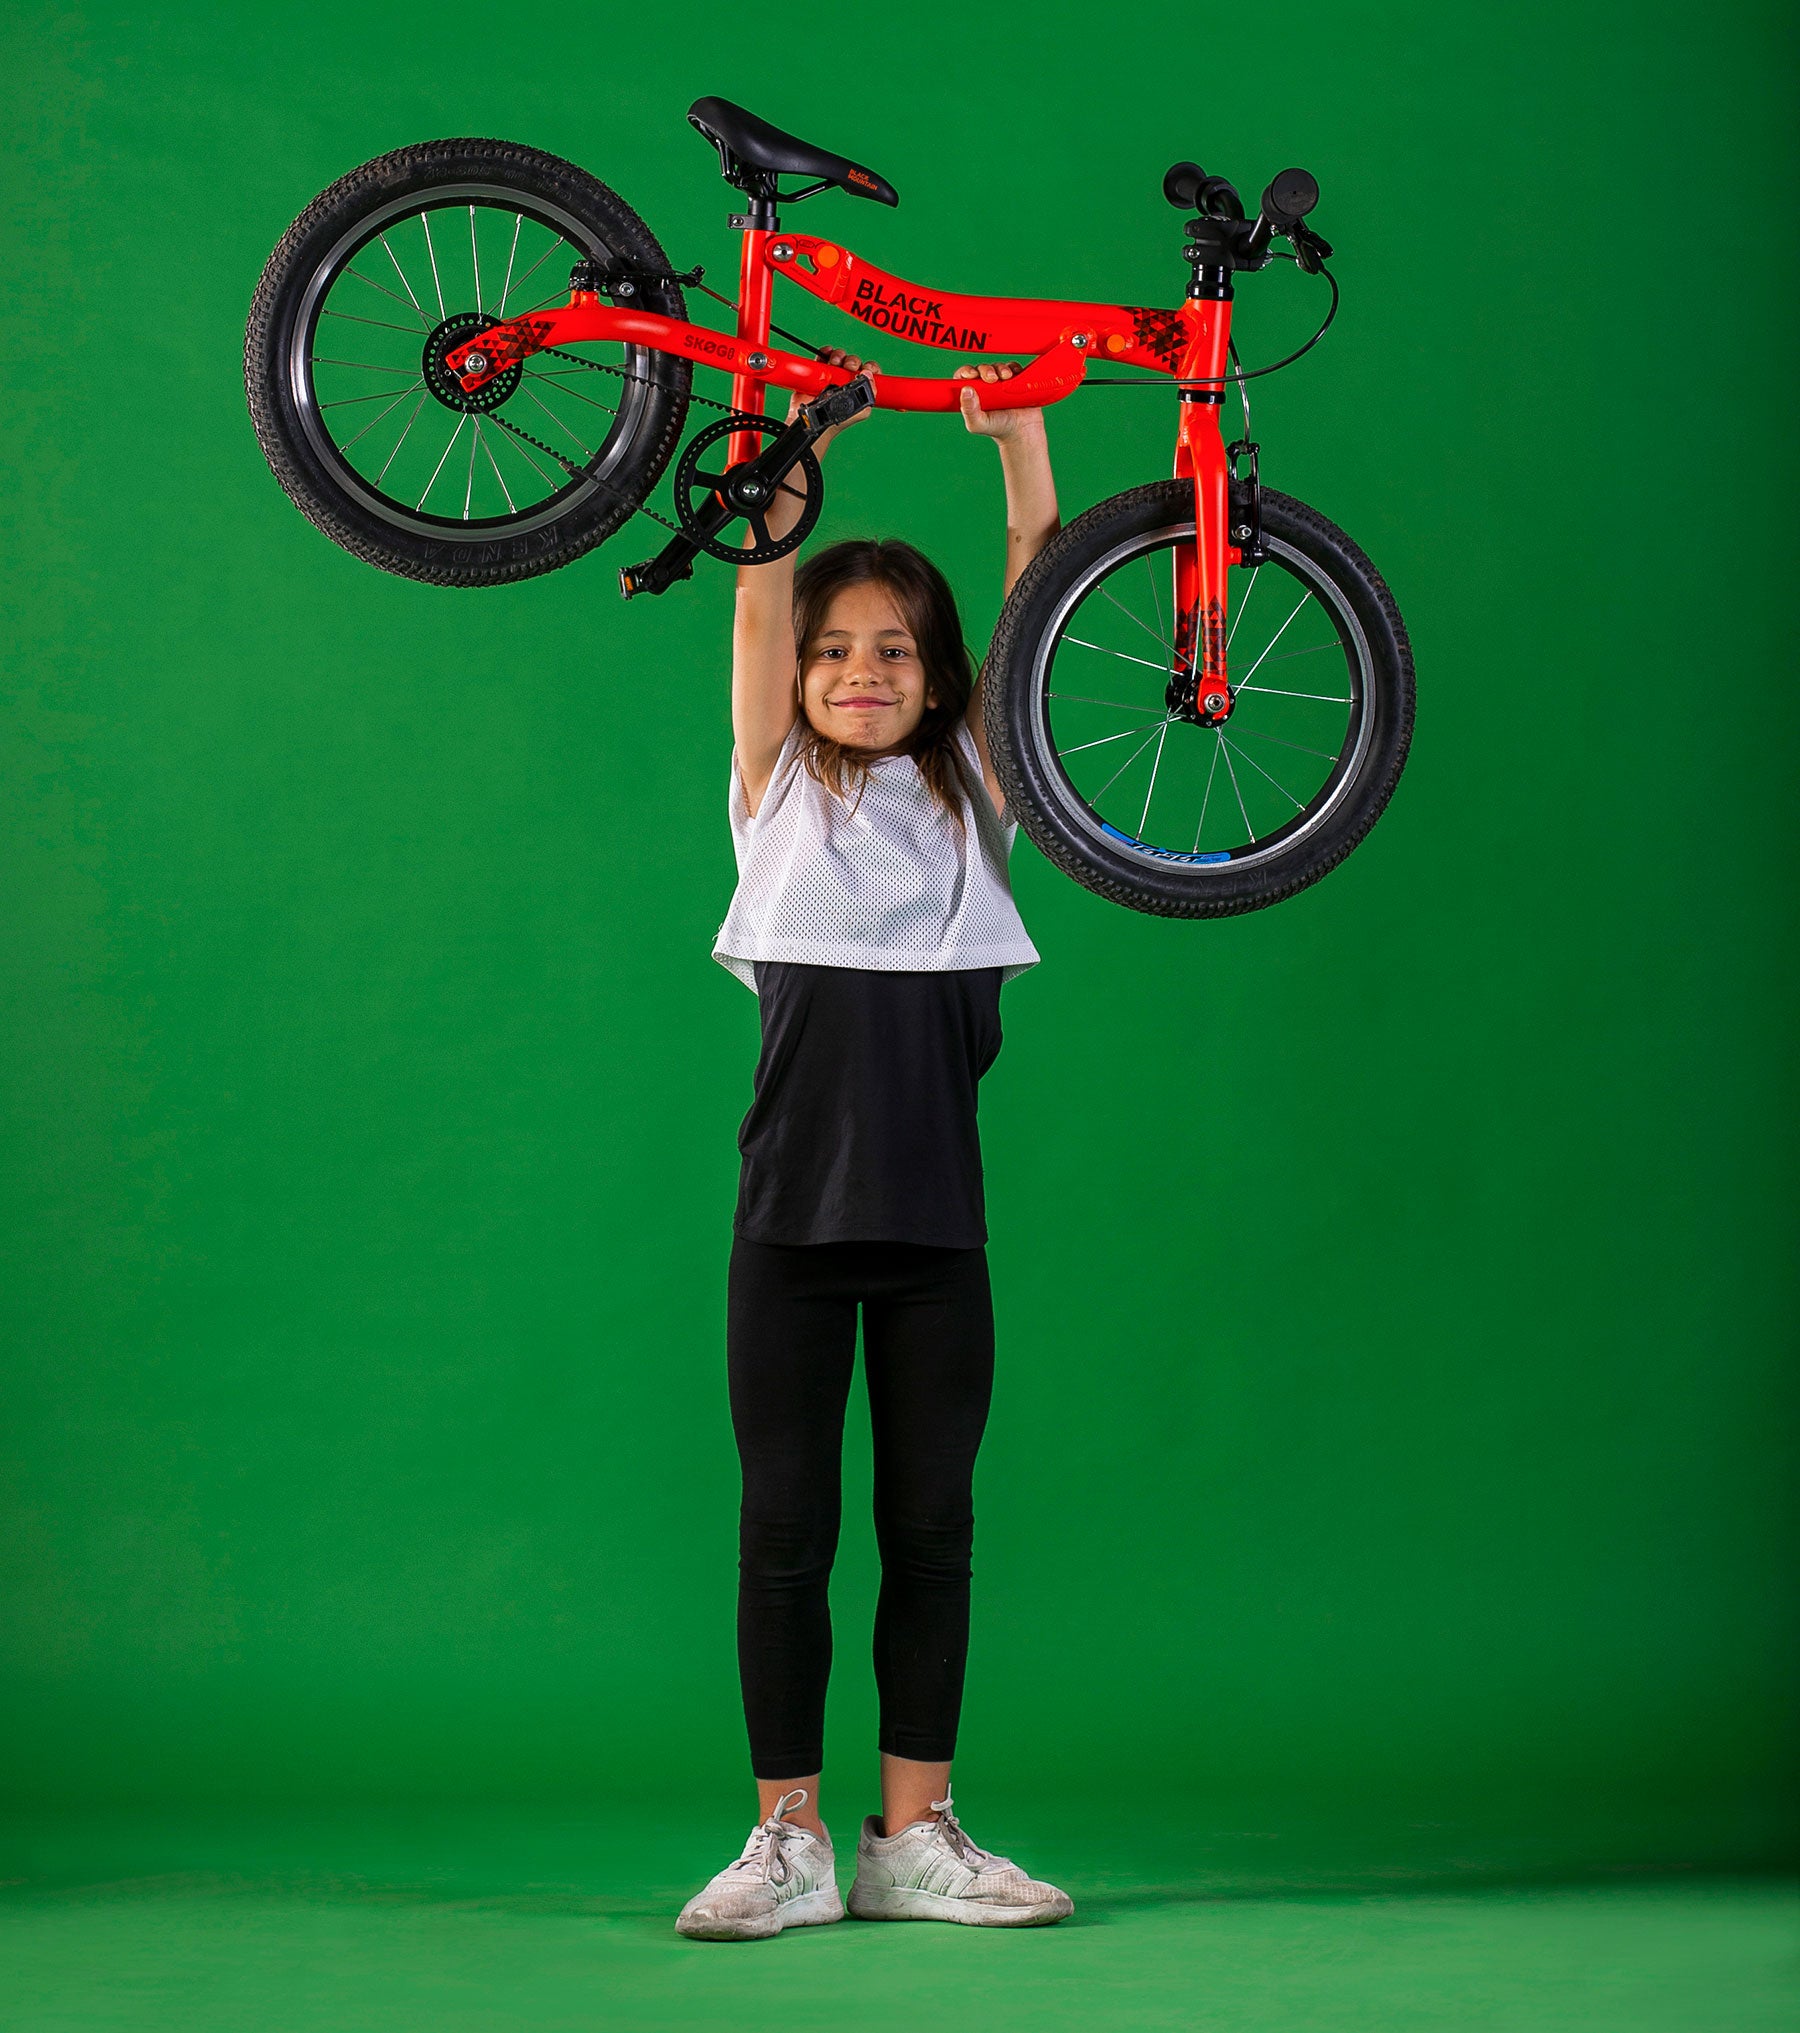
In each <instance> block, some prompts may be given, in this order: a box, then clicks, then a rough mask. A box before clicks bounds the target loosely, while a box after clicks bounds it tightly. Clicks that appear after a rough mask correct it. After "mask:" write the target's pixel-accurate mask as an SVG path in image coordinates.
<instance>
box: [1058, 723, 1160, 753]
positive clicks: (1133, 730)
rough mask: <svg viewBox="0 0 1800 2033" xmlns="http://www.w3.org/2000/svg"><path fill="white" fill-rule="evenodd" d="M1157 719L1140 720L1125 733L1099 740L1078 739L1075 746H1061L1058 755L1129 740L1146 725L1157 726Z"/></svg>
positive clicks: (1104, 735)
mask: <svg viewBox="0 0 1800 2033" xmlns="http://www.w3.org/2000/svg"><path fill="white" fill-rule="evenodd" d="M1161 724H1162V723H1161V722H1160V721H1156V720H1140V721H1139V722H1138V724H1137V725H1136V726H1135V727H1127V728H1126V730H1125V732H1124V733H1123V734H1103V735H1101V736H1100V738H1099V740H1098V741H1078V742H1076V744H1075V746H1074V747H1073V748H1059V749H1058V750H1057V751H1056V752H1057V754H1058V755H1079V754H1080V753H1081V751H1082V750H1083V749H1084V748H1104V747H1105V746H1106V744H1107V743H1108V742H1109V741H1129V740H1130V739H1131V737H1132V736H1133V735H1134V734H1142V733H1143V731H1144V729H1145V728H1146V727H1157V726H1160V725H1161Z"/></svg>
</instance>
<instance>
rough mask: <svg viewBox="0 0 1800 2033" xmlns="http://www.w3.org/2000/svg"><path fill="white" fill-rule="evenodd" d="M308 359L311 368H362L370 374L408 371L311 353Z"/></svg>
mask: <svg viewBox="0 0 1800 2033" xmlns="http://www.w3.org/2000/svg"><path fill="white" fill-rule="evenodd" d="M306 357H307V365H308V366H310V367H361V368H363V369H364V370H366V371H367V372H368V373H370V374H404V373H405V372H406V371H407V370H406V369H405V368H404V367H389V366H380V367H378V366H377V365H376V364H375V362H374V361H373V360H333V359H332V358H330V356H329V355H327V354H324V353H309V354H308V355H307V356H306Z"/></svg>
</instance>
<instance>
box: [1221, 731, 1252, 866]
mask: <svg viewBox="0 0 1800 2033" xmlns="http://www.w3.org/2000/svg"><path fill="white" fill-rule="evenodd" d="M1219 748H1220V750H1221V752H1222V753H1223V755H1224V757H1225V774H1226V775H1227V776H1228V777H1230V779H1231V788H1232V789H1233V790H1234V791H1237V801H1238V810H1239V811H1240V812H1242V813H1243V815H1244V831H1245V832H1246V833H1248V834H1249V836H1250V839H1251V841H1252V843H1254V842H1255V839H1256V828H1255V827H1254V826H1252V825H1251V823H1250V814H1249V811H1248V810H1247V809H1246V807H1245V804H1244V793H1243V792H1242V791H1241V790H1240V789H1239V788H1238V780H1237V771H1236V770H1235V769H1233V768H1232V766H1231V748H1230V744H1229V743H1228V742H1227V741H1226V739H1225V737H1224V735H1222V734H1221V735H1220V736H1219Z"/></svg>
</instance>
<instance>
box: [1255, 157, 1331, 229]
mask: <svg viewBox="0 0 1800 2033" xmlns="http://www.w3.org/2000/svg"><path fill="white" fill-rule="evenodd" d="M1318 202H1319V180H1318V178H1317V177H1315V176H1313V175H1311V174H1310V173H1309V172H1308V171H1306V170H1303V169H1284V170H1283V171H1282V172H1281V174H1280V175H1279V176H1276V177H1273V178H1271V179H1270V182H1269V187H1268V189H1267V190H1266V191H1264V192H1263V194H1262V215H1263V217H1264V218H1265V219H1267V220H1268V222H1269V224H1270V225H1271V226H1272V227H1273V228H1274V230H1275V231H1276V232H1277V233H1285V232H1286V231H1287V230H1288V228H1289V227H1290V226H1297V225H1299V223H1300V221H1301V220H1302V219H1304V218H1305V217H1306V215H1307V213H1308V212H1310V211H1311V210H1312V209H1313V207H1314V206H1315V205H1316V204H1317V203H1318Z"/></svg>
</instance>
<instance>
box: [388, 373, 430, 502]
mask: <svg viewBox="0 0 1800 2033" xmlns="http://www.w3.org/2000/svg"><path fill="white" fill-rule="evenodd" d="M427 393H428V391H427V390H425V389H423V388H421V389H420V390H419V399H418V401H417V402H415V403H414V404H413V406H412V414H411V415H410V416H409V417H408V418H407V419H406V428H405V430H403V431H402V432H401V433H400V435H399V436H398V437H397V438H396V439H395V440H394V449H393V450H392V451H391V452H390V453H389V454H388V455H387V458H386V460H385V461H384V462H383V464H382V468H381V471H380V472H379V473H377V474H376V476H375V485H376V486H377V487H379V486H380V485H381V483H382V482H383V481H384V480H385V479H386V478H387V469H388V467H389V466H391V465H392V464H393V463H394V461H395V460H396V459H397V458H398V457H399V456H400V447H401V446H402V445H403V444H405V443H406V440H407V438H408V437H409V436H410V435H411V434H412V427H413V425H414V424H416V423H417V422H418V421H419V412H420V410H422V409H423V408H424V407H425V397H426V394H427Z"/></svg>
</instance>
